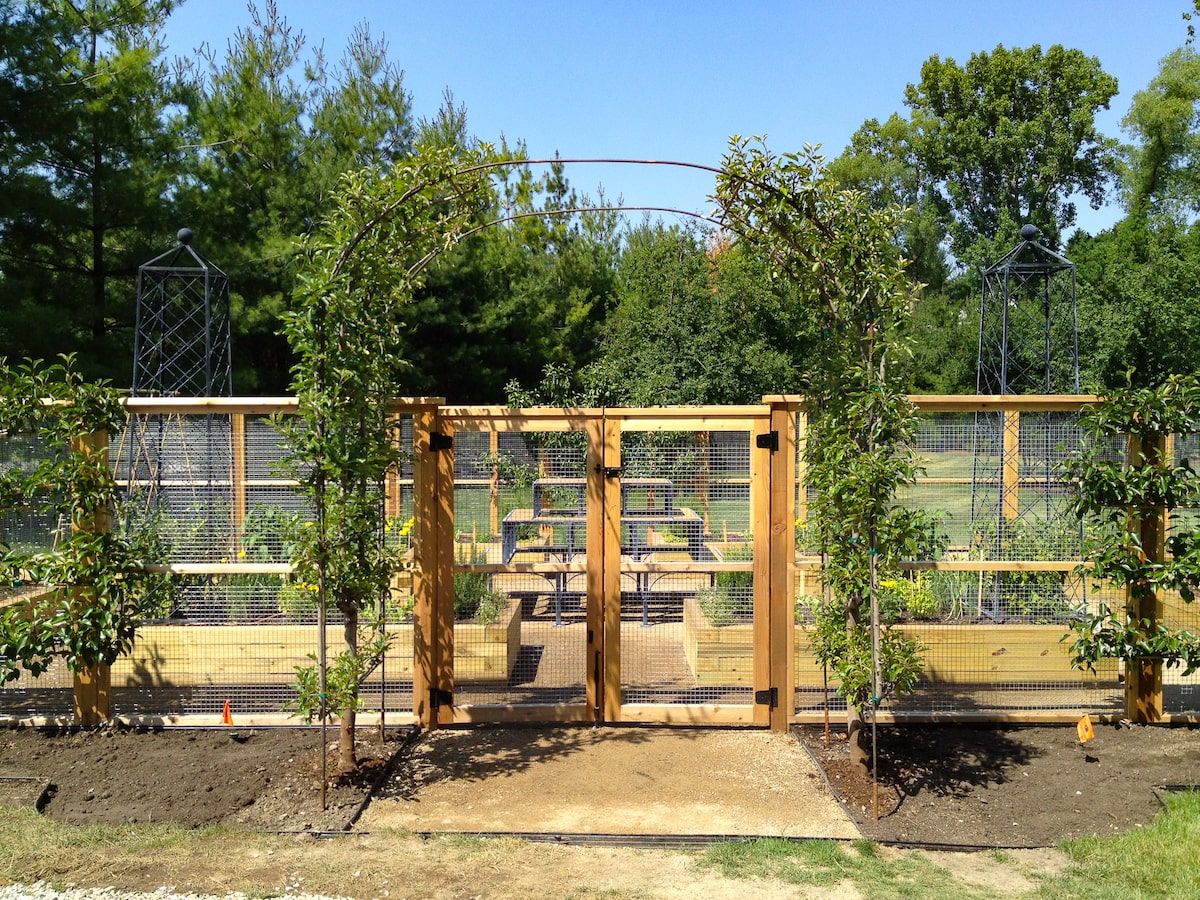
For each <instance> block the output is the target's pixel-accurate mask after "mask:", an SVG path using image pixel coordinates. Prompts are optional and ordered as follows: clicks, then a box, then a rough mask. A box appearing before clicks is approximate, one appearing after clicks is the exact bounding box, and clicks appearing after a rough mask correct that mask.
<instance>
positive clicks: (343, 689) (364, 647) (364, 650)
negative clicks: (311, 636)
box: [284, 629, 392, 725]
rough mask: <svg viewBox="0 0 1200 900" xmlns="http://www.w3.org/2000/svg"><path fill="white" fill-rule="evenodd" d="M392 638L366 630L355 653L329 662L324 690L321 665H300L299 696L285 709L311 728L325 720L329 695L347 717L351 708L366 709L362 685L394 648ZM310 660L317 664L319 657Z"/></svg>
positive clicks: (312, 656) (297, 686)
mask: <svg viewBox="0 0 1200 900" xmlns="http://www.w3.org/2000/svg"><path fill="white" fill-rule="evenodd" d="M391 639H392V636H391V634H389V633H387V632H384V631H380V630H377V629H368V630H364V632H363V634H362V635H361V636H360V638H359V640H358V641H357V646H356V649H355V650H354V652H351V651H348V650H347V651H343V652H341V653H337V654H335V655H334V656H333V657H332V658H331V659H329V660H328V661H327V663H326V669H325V679H324V681H325V684H324V690H323V691H322V684H321V681H322V679H321V670H320V667H319V666H317V665H313V666H297V667H296V696H295V697H294V698H292V699H291V700H289V701H287V703H285V704H284V709H288V710H291V711H292V712H293V713H294V714H295V715H297V716H299V717H300V718H301V719H303V720H304V721H305V722H306V723H308V724H309V725H311V724H312V723H313V720H314V719H318V720H319V719H320V718H321V717H323V716H324V715H325V713H326V710H327V709H328V708H329V705H328V702H327V700H326V698H325V695H328V696H329V697H336V698H338V699H339V701H340V704H339V706H338V708H339V709H341V710H342V712H343V715H346V714H348V712H349V710H350V709H353V710H354V711H355V712H357V711H358V710H360V709H361V708H362V701H361V699H360V697H359V693H358V689H359V685H361V684H362V683H363V681H364V680H365V679H366V677H367V676H368V675H370V674H371V672H372V671H374V669H375V667H376V666H378V665H379V661H380V660H381V659H383V657H384V654H386V653H387V651H388V647H390V646H391ZM308 658H309V659H311V660H313V661H314V662H316V661H317V657H316V654H311V653H310V654H309V657H308ZM347 704H348V706H347Z"/></svg>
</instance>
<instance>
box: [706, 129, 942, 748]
mask: <svg viewBox="0 0 1200 900" xmlns="http://www.w3.org/2000/svg"><path fill="white" fill-rule="evenodd" d="M723 168H724V171H723V173H722V174H721V175H720V176H718V179H717V194H716V200H717V202H718V203H719V204H720V217H721V219H722V220H723V223H724V224H725V226H726V227H727V228H728V229H729V231H731V232H732V233H733V234H736V235H737V236H738V237H739V239H740V240H742V241H745V242H747V243H750V244H752V245H754V246H755V247H757V248H758V249H759V251H760V252H761V253H762V254H763V256H764V257H765V258H766V259H767V260H768V261H769V263H770V265H771V267H772V268H773V270H774V271H775V273H777V275H778V276H780V277H785V278H788V279H790V280H791V281H793V282H794V284H795V285H796V287H797V293H798V295H799V298H800V300H799V302H801V303H802V304H803V305H804V307H805V310H806V312H807V313H808V314H809V316H811V317H812V318H813V319H814V320H815V321H816V322H817V324H818V327H819V328H820V337H821V343H820V346H819V347H818V349H817V351H816V352H814V353H812V354H810V355H809V356H808V357H807V359H806V361H805V362H804V364H803V366H802V368H803V375H804V381H805V384H806V388H805V390H806V393H807V395H808V397H809V406H808V414H809V426H808V427H809V430H808V439H807V443H806V445H805V448H804V454H805V458H806V460H807V466H808V475H809V479H810V483H812V484H813V485H814V486H815V487H816V489H817V500H816V502H815V503H814V504H812V505H810V507H809V511H810V526H811V527H812V528H814V529H815V530H816V533H817V535H818V536H819V538H820V543H821V546H822V548H823V552H824V554H825V558H826V561H825V563H824V577H825V579H826V583H827V585H828V587H829V588H830V593H831V595H832V599H831V600H830V601H829V604H828V606H827V608H826V609H825V610H824V611H823V612H822V615H821V616H820V617H819V622H818V627H817V629H816V634H815V638H816V645H817V653H818V657H819V658H820V659H821V660H822V662H824V663H826V664H828V665H829V666H830V668H831V670H832V672H833V674H834V675H835V676H836V677H837V678H838V679H839V680H840V681H841V687H840V688H839V692H840V693H842V694H843V695H844V696H845V698H846V702H847V728H848V734H849V739H850V740H849V744H850V748H851V759H852V761H853V762H854V763H855V764H856V765H858V766H860V767H861V768H863V769H866V768H867V767H868V759H869V753H870V745H869V743H868V741H867V732H866V730H865V728H864V723H865V720H864V713H865V712H867V711H868V710H871V711H873V710H874V709H875V708H876V707H877V706H878V704H879V703H880V702H881V701H882V700H883V699H884V697H885V696H887V695H889V694H891V693H895V694H902V693H904V692H906V691H910V690H911V689H912V688H913V687H914V686H915V683H916V679H917V678H918V677H919V675H920V672H921V661H920V647H919V645H918V644H917V643H916V642H914V641H912V640H910V639H907V638H905V637H903V636H901V635H900V634H899V633H894V632H891V631H890V630H889V629H887V628H885V627H881V624H880V622H879V608H878V604H873V603H872V598H874V597H877V596H878V590H879V582H880V580H881V578H886V577H889V576H890V575H892V574H893V573H894V572H895V571H896V565H897V563H898V562H899V560H900V559H901V558H902V557H903V556H905V555H907V554H908V553H911V551H912V550H913V548H914V545H915V542H916V541H917V540H918V538H919V536H920V535H921V533H922V529H921V527H920V525H921V523H920V522H919V521H918V518H917V517H916V516H914V515H913V514H912V513H911V512H909V511H906V510H904V509H902V508H901V507H899V506H898V505H897V503H896V499H895V498H896V492H897V489H898V488H899V487H900V486H901V485H905V484H910V483H912V481H913V479H914V478H915V476H916V474H917V472H918V466H917V463H916V460H915V458H914V456H913V455H912V453H911V451H909V450H908V449H907V448H908V446H909V444H908V441H909V440H910V438H911V437H912V436H913V434H914V431H915V422H916V418H915V414H914V410H913V407H912V405H911V404H910V403H909V401H908V400H907V397H906V396H905V395H904V394H903V393H901V392H900V390H899V389H898V387H897V385H896V383H895V382H894V381H892V380H890V379H889V378H888V365H889V360H891V358H892V357H893V355H895V354H897V353H900V352H903V350H904V344H903V338H902V337H901V336H900V335H901V329H900V327H899V326H900V325H901V324H902V323H903V321H904V319H905V317H906V316H907V315H908V309H909V303H910V292H911V290H912V286H911V284H910V283H909V282H908V280H907V278H906V277H905V272H904V263H903V261H902V260H901V259H900V257H899V253H898V252H897V245H896V240H895V235H896V229H897V226H898V224H899V222H900V213H899V210H897V209H894V208H892V209H873V208H871V205H870V204H869V203H867V202H866V198H865V196H864V195H863V194H861V193H859V192H853V191H845V190H841V189H839V188H838V186H837V184H836V183H834V182H833V181H832V179H830V178H828V177H826V176H825V174H824V172H823V160H822V158H821V157H820V156H819V155H817V153H816V151H815V150H814V149H813V148H810V147H806V148H805V150H804V151H803V152H801V153H798V154H784V155H781V156H777V155H775V154H774V153H772V152H771V151H769V150H768V149H767V148H766V145H765V143H764V142H762V141H761V140H760V139H753V140H747V139H743V138H740V137H734V138H732V139H731V141H730V149H729V151H728V153H727V154H726V156H725V160H724V166H723Z"/></svg>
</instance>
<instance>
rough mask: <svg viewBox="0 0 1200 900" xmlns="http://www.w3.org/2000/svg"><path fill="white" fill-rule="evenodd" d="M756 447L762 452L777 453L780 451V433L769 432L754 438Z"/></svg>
mask: <svg viewBox="0 0 1200 900" xmlns="http://www.w3.org/2000/svg"><path fill="white" fill-rule="evenodd" d="M754 446H756V447H758V448H759V449H760V450H770V451H771V452H772V453H775V452H777V451H778V450H779V432H778V431H768V432H767V433H766V434H760V435H758V436H756V437H755V438H754Z"/></svg>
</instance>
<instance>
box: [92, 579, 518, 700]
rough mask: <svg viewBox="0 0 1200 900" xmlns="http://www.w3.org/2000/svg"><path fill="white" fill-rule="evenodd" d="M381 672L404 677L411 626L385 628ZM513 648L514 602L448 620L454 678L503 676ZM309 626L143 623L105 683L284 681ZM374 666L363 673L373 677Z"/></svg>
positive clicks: (332, 633) (336, 634)
mask: <svg viewBox="0 0 1200 900" xmlns="http://www.w3.org/2000/svg"><path fill="white" fill-rule="evenodd" d="M389 631H390V632H391V634H392V645H391V649H390V650H389V651H388V654H387V658H386V660H385V667H384V668H385V673H386V676H387V677H388V678H389V679H391V678H401V679H405V678H412V675H413V626H412V625H391V626H389ZM326 634H327V638H326V639H327V642H328V647H329V652H330V653H331V654H332V653H336V652H337V649H338V648H339V647H340V646H341V640H342V628H341V626H340V625H331V626H329V627H328V629H327V632H326ZM520 649H521V604H520V603H519V602H518V601H515V600H514V601H512V602H510V603H509V604H508V607H507V609H506V610H505V612H504V613H503V614H502V615H501V617H500V620H499V621H498V622H496V623H494V624H491V625H479V624H476V623H473V622H456V623H455V625H454V677H455V680H456V681H472V682H475V681H502V682H503V681H507V680H508V678H509V676H510V675H511V674H512V669H513V666H514V665H515V664H516V660H517V654H518V652H519V651H520ZM315 652H316V628H315V627H314V626H312V625H145V626H143V627H141V628H139V629H138V634H137V638H136V640H135V642H134V646H133V649H132V650H131V651H130V653H129V654H128V655H126V656H124V657H122V658H121V659H119V660H118V661H117V662H116V663H114V664H113V667H112V683H113V684H114V685H120V686H124V687H139V686H145V687H171V686H175V687H182V686H194V685H204V684H287V683H291V682H293V681H295V678H296V668H297V667H298V666H310V665H312V659H311V658H310V657H309V654H312V653H315ZM381 677H382V676H381V674H380V671H379V669H376V670H375V672H374V673H372V674H371V676H370V677H369V678H368V681H378V680H380V678H381Z"/></svg>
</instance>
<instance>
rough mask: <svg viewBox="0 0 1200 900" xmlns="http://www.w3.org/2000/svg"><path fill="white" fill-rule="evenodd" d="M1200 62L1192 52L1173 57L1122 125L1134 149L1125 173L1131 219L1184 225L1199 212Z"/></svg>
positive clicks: (1185, 49) (1186, 50)
mask: <svg viewBox="0 0 1200 900" xmlns="http://www.w3.org/2000/svg"><path fill="white" fill-rule="evenodd" d="M1198 104H1200V57H1198V56H1197V55H1196V51H1195V50H1194V49H1193V48H1191V47H1181V48H1180V49H1178V50H1175V51H1173V52H1171V53H1169V54H1168V55H1167V56H1166V57H1164V58H1163V60H1162V62H1161V63H1160V64H1159V70H1158V74H1157V75H1156V76H1155V77H1154V79H1153V80H1152V81H1151V82H1150V84H1149V85H1148V86H1147V87H1146V88H1144V89H1143V90H1140V91H1138V92H1137V93H1136V94H1134V95H1133V101H1132V103H1131V104H1130V107H1129V112H1128V113H1126V114H1125V118H1123V119H1122V120H1121V125H1122V127H1123V128H1124V129H1125V131H1126V132H1127V133H1128V134H1129V135H1130V136H1131V137H1133V139H1134V141H1135V143H1134V145H1133V146H1132V147H1130V148H1128V151H1127V156H1126V159H1125V161H1124V165H1123V167H1122V170H1121V187H1122V194H1123V199H1124V202H1125V208H1126V210H1127V211H1128V213H1129V215H1130V217H1132V218H1135V219H1139V220H1143V221H1144V220H1146V219H1148V218H1150V217H1156V218H1161V217H1166V218H1170V219H1172V220H1175V221H1181V220H1182V218H1183V217H1184V216H1186V215H1187V214H1188V213H1195V212H1197V211H1198V210H1200V134H1198V133H1197V126H1198V125H1200V106H1198Z"/></svg>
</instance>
